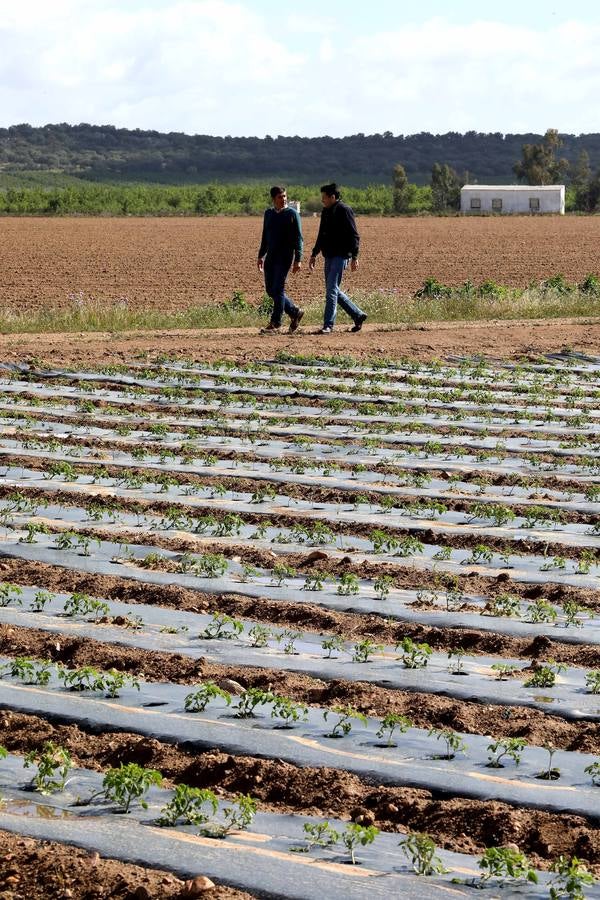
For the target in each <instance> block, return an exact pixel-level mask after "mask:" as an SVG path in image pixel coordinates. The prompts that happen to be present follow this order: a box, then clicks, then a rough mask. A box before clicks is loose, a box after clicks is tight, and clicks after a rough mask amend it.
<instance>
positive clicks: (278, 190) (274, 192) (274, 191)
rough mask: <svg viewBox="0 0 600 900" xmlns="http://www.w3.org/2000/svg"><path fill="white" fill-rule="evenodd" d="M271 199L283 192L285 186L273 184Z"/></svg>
mask: <svg viewBox="0 0 600 900" xmlns="http://www.w3.org/2000/svg"><path fill="white" fill-rule="evenodd" d="M270 193H271V200H274V199H275V197H276V196H277V194H285V188H284V187H279V185H277V184H275V185H273V187H272V188H271V192H270Z"/></svg>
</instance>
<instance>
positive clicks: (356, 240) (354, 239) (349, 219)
mask: <svg viewBox="0 0 600 900" xmlns="http://www.w3.org/2000/svg"><path fill="white" fill-rule="evenodd" d="M344 209H345V212H346V224H347V228H348V239H349V243H350V253H351V256H352V262H356V261H357V259H358V248H359V245H360V235H359V233H358V228H357V227H356V219H355V218H354V210H353V209H351V207H349V206H346V207H344Z"/></svg>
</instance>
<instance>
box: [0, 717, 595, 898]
mask: <svg viewBox="0 0 600 900" xmlns="http://www.w3.org/2000/svg"><path fill="white" fill-rule="evenodd" d="M48 740H52V741H54V742H55V743H56V744H58V745H59V746H61V747H65V748H66V749H67V750H68V751H69V752H70V753H71V756H72V757H73V761H74V764H75V765H79V766H83V767H85V768H88V769H95V770H98V771H103V770H104V771H105V770H106V769H108V768H111V767H114V766H118V765H120V764H121V763H130V762H136V763H138V765H143V766H147V767H150V768H154V769H158V770H159V771H160V772H161V773H162V775H163V776H164V778H166V779H167V780H168V781H169V782H173V783H183V784H188V785H190V786H193V787H201V788H210V789H211V790H214V791H215V792H216V793H217V794H220V795H223V794H226V795H235V794H238V793H249V794H251V795H252V796H253V797H255V798H256V799H257V800H258V801H259V805H260V808H261V809H262V810H271V811H273V812H276V813H289V812H291V813H296V814H301V815H314V816H321V817H336V818H340V819H342V820H345V819H351V820H353V821H360V822H362V823H363V824H375V825H377V827H379V828H381V829H383V830H385V831H388V832H389V831H391V832H394V831H395V832H403V831H406V830H411V831H424V832H427V833H429V834H431V835H432V836H433V837H434V839H435V840H436V843H438V844H439V845H441V846H442V847H445V848H446V849H449V850H454V851H458V852H462V853H471V854H475V853H481V852H482V851H483V849H484V848H485V847H486V846H498V845H503V844H505V843H511V842H513V843H518V844H519V846H520V849H521V850H522V851H523V852H525V853H527V854H528V855H529V854H533V856H534V860H535V863H536V865H540V866H543V867H547V865H548V862H549V861H550V860H552V859H554V858H556V856H558V855H559V854H560V853H568V854H569V855H571V854H576V855H577V856H578V857H580V858H581V857H583V858H584V859H586V860H587V861H588V862H590V863H592V864H595V866H596V867H599V866H600V829H598V828H597V827H594V826H593V825H592V824H591V823H590V822H588V821H587V820H586V819H585V818H584V817H581V816H574V815H568V814H557V813H550V812H542V811H536V810H531V809H527V808H525V809H518V808H515V807H513V806H511V805H509V804H507V803H500V802H494V801H492V802H486V801H480V800H468V799H465V798H462V797H456V798H452V799H447V798H443V797H438V796H435V795H434V794H432V793H431V792H430V791H427V790H417V789H414V788H405V787H383V786H375V785H372V784H369V783H368V781H365V780H363V779H360V778H358V777H357V776H356V775H351V774H350V773H348V772H344V771H343V770H338V769H332V768H329V767H320V768H310V767H307V768H300V767H298V766H294V765H292V764H291V763H286V762H283V761H282V760H268V759H257V758H256V757H247V756H235V757H234V756H231V755H229V754H227V753H222V752H220V751H219V750H213V751H209V752H206V753H190V752H189V751H187V750H185V749H184V748H183V747H180V746H179V745H171V744H165V743H161V742H160V741H158V740H155V739H152V738H145V737H140V736H139V735H137V734H135V733H115V732H104V733H102V734H92V733H90V732H88V731H86V730H85V727H84V726H81V727H78V726H76V725H55V724H52V723H51V722H50V721H48V720H47V719H44V718H41V717H38V716H25V715H21V714H16V713H12V712H10V711H8V710H4V711H0V743H2V744H3V745H4V746H5V747H6V748H7V749H8V750H9V751H10V752H12V753H24V752H26V751H29V750H32V749H34V748H35V749H38V748H41V746H42V745H43V743H44V742H45V741H48ZM400 740H401V738H400ZM1 846H2V844H1V841H0V847H1ZM0 872H1V869H0ZM1 896H2V895H1V894H0V897H1ZM59 896H60V895H59ZM78 896H79V895H78ZM82 896H85V895H82ZM100 896H103V895H100ZM116 896H119V897H120V896H121V895H120V894H117V895H116ZM128 896H129V895H127V894H125V895H124V897H128ZM165 896H167V897H170V896H171V895H170V894H165ZM208 896H211V897H212V896H215V897H221V896H224V897H225V896H229V894H220V893H214V894H209V895H208ZM231 896H232V897H233V896H238V895H237V894H234V893H233V892H232V894H231ZM239 896H241V895H239ZM244 896H245V895H244Z"/></svg>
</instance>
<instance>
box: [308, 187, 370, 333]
mask: <svg viewBox="0 0 600 900" xmlns="http://www.w3.org/2000/svg"><path fill="white" fill-rule="evenodd" d="M321 203H322V204H323V211H322V212H321V222H320V224H319V233H318V235H317V241H316V244H315V246H314V247H313V251H312V253H311V255H310V260H309V262H308V268H309V269H310V271H311V272H312V271H313V269H314V267H315V262H316V257H317V256H318V254H319V253H322V254H323V258H324V260H325V268H324V272H325V315H324V322H323V328H322V329H321V331H320V333H321V334H331V332H332V331H333V326H334V325H335V317H336V312H337V305H338V303H339V304H340V306H341V307H342V309H343V310H344V312H346V313H348V315H349V316H350V318H351V319H353V320H354V326H353V327H352V328H351V329H350V331H360V330H361V328H362V326H363V322H364V321H365V319H366V318H367V316H366V314H365V313H364V312H363V311H362V309H360V307H358V306H357V305H356V303H353V302H352V300H351V299H350V297H348V295H347V294H344V292H343V291H342V290H341V289H340V284H341V282H342V276H343V274H344V271H345V269H346V267H347V265H348V261H349V260H350V261H351V262H350V268H351V270H352V271H353V272H355V271H356V269H357V268H358V245H359V241H360V237H359V234H358V231H357V229H356V221H355V219H354V212H353V211H352V209H351V208H350V207H349V206H347V205H346V204H345V203H342V201H341V200H340V192H339V190H338V187H337V184H335V182H334V183H333V184H324V185H323V187H322V188H321Z"/></svg>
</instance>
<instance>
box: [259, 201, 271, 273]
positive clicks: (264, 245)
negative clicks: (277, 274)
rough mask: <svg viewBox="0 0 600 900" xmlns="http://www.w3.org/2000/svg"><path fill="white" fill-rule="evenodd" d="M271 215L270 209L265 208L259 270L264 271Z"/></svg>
mask: <svg viewBox="0 0 600 900" xmlns="http://www.w3.org/2000/svg"><path fill="white" fill-rule="evenodd" d="M268 215H269V210H268V209H266V210H265V214H264V217H263V229H262V237H261V239H260V247H259V248H258V260H257V265H258V271H259V272H262V270H263V268H264V259H265V256H266V255H267V217H268Z"/></svg>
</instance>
